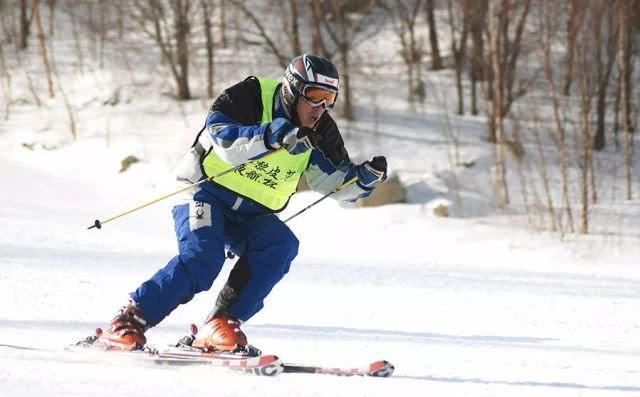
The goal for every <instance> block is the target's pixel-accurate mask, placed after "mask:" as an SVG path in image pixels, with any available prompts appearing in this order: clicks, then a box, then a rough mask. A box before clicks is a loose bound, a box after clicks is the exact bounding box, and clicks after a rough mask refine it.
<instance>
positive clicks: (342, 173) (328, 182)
mask: <svg viewBox="0 0 640 397" xmlns="http://www.w3.org/2000/svg"><path fill="white" fill-rule="evenodd" d="M317 130H318V131H319V132H320V136H321V137H322V140H321V141H320V142H319V143H318V149H314V150H313V152H312V153H311V161H310V162H309V167H308V168H307V170H306V172H305V178H306V181H307V185H309V187H310V188H311V189H312V190H314V191H316V192H318V193H322V194H328V193H330V192H332V191H334V190H335V189H337V188H338V187H340V186H341V185H342V184H344V183H345V182H348V181H350V180H352V179H353V178H355V177H356V165H355V164H353V163H352V162H351V160H350V159H349V154H348V152H347V150H346V148H345V147H344V141H343V140H342V136H341V135H340V131H339V130H338V126H337V125H336V123H335V121H333V119H332V118H331V116H329V114H327V113H325V114H324V115H323V117H322V118H321V119H320V122H319V123H318V127H317ZM372 191H373V189H366V188H363V187H361V186H360V185H359V184H358V183H352V184H350V185H349V186H347V187H345V188H343V189H342V190H340V191H339V192H337V193H335V194H334V195H333V196H332V197H333V198H334V199H336V200H342V201H355V200H358V199H361V198H365V197H368V196H369V195H370V194H371V192H372Z"/></svg>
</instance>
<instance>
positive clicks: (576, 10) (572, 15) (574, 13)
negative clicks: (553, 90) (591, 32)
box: [562, 0, 584, 96]
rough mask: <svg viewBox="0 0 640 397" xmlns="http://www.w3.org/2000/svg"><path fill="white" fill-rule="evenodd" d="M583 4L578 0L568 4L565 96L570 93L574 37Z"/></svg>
mask: <svg viewBox="0 0 640 397" xmlns="http://www.w3.org/2000/svg"><path fill="white" fill-rule="evenodd" d="M583 8H584V4H582V2H581V1H580V0H571V4H570V5H569V16H568V18H567V49H566V52H565V53H566V60H565V70H566V74H565V78H564V88H563V89H562V93H563V94H564V95H565V96H567V95H569V94H570V93H571V83H572V80H573V57H574V54H575V47H576V39H577V37H578V30H579V29H580V23H581V17H580V16H581V14H582V13H583V11H582V10H583Z"/></svg>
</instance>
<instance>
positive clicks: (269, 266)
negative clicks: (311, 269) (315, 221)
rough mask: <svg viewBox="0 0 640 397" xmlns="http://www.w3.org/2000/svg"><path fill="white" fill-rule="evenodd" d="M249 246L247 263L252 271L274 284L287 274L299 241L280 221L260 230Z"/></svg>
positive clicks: (296, 252)
mask: <svg viewBox="0 0 640 397" xmlns="http://www.w3.org/2000/svg"><path fill="white" fill-rule="evenodd" d="M261 234H262V236H258V238H256V239H255V241H254V242H253V243H250V244H249V252H248V258H247V259H248V261H249V264H250V265H251V267H252V270H253V271H255V272H258V273H263V274H262V276H263V277H265V278H267V279H270V278H273V279H274V280H275V281H276V282H277V280H280V279H281V278H282V277H283V276H284V275H285V274H287V273H288V272H289V267H290V265H291V262H293V260H294V258H295V257H296V256H297V255H298V249H299V247H300V241H299V240H298V238H297V237H296V235H295V234H294V233H293V232H292V231H291V229H289V227H287V226H286V225H285V224H284V223H282V222H281V221H279V220H278V221H277V222H274V223H273V224H272V225H270V227H268V228H265V229H264V230H262V233H261Z"/></svg>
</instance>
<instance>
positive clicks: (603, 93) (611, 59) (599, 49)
mask: <svg viewBox="0 0 640 397" xmlns="http://www.w3.org/2000/svg"><path fill="white" fill-rule="evenodd" d="M616 8H617V7H616ZM590 12H591V14H592V19H593V25H592V26H593V28H592V29H591V31H592V32H593V35H594V46H595V49H594V50H595V54H594V56H593V62H594V63H595V69H596V75H595V78H596V85H597V94H596V98H597V99H596V117H597V121H596V131H595V134H594V137H593V149H595V150H602V149H604V146H605V143H606V141H605V111H606V105H607V103H606V101H607V89H608V87H609V81H610V77H611V72H612V71H613V65H614V63H615V61H616V55H617V46H616V43H617V41H618V39H617V34H618V21H617V20H616V19H617V14H618V13H617V12H616V9H615V8H614V7H611V2H610V1H608V0H596V1H593V2H592V4H591V7H590ZM603 36H604V37H603Z"/></svg>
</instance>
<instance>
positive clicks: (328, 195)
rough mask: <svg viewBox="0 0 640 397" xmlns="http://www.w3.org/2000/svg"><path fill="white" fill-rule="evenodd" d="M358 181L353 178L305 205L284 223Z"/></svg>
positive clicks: (356, 178)
mask: <svg viewBox="0 0 640 397" xmlns="http://www.w3.org/2000/svg"><path fill="white" fill-rule="evenodd" d="M357 180H358V177H353V178H352V179H350V180H348V181H346V182H345V183H343V184H342V185H340V186H338V187H337V188H335V189H334V190H332V191H331V192H329V193H327V194H325V195H324V196H322V197H320V198H319V199H317V200H316V201H314V202H313V203H311V204H309V205H307V206H306V207H304V208H303V209H301V210H300V211H298V212H296V213H295V214H293V215H291V216H290V217H288V218H287V219H285V220H284V223H287V222H289V221H290V220H292V219H293V218H295V217H296V216H298V215H300V214H302V213H303V212H305V211H306V210H308V209H309V208H311V207H313V206H314V205H316V204H318V203H319V202H321V201H322V200H324V199H326V198H327V197H331V196H332V195H334V194H336V193H338V192H339V191H340V190H342V189H344V188H345V187H347V186H349V185H351V184H352V183H354V182H355V181H357Z"/></svg>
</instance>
